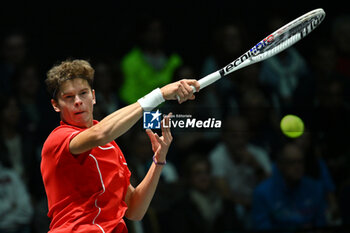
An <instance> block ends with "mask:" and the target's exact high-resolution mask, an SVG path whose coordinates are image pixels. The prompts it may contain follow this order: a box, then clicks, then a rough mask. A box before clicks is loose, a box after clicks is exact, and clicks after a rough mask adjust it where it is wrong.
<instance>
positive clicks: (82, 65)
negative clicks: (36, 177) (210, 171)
mask: <svg viewBox="0 0 350 233" xmlns="http://www.w3.org/2000/svg"><path fill="white" fill-rule="evenodd" d="M93 76H94V69H93V68H92V67H91V66H90V64H89V63H88V62H87V61H84V60H73V61H64V62H62V63H61V64H59V65H57V66H54V67H53V68H52V69H51V70H50V71H49V72H48V73H47V79H46V84H47V87H48V90H49V92H50V93H51V94H52V99H51V103H52V106H53V108H54V110H55V111H56V112H58V113H59V114H60V118H61V123H60V124H61V125H60V126H58V127H57V128H56V129H54V130H53V131H52V133H51V134H50V135H49V136H48V138H47V140H46V141H45V143H44V146H43V149H42V162H41V173H42V177H43V181H44V185H45V189H46V194H47V198H48V205H49V213H48V216H49V217H50V218H51V225H50V232H52V233H53V232H65V233H67V232H84V233H87V232H105V233H107V232H113V233H117V232H127V228H126V225H125V222H124V221H123V217H124V216H125V217H127V218H128V219H131V220H140V219H142V217H143V216H144V214H145V213H146V211H147V208H148V206H149V204H150V202H151V199H152V197H153V195H154V192H155V189H156V186H157V184H158V180H159V177H160V173H161V171H162V166H163V165H164V164H165V161H166V160H165V159H166V154H167V151H168V148H169V146H170V143H171V141H172V136H171V133H170V130H169V128H162V136H161V137H160V136H158V135H157V134H155V133H153V132H152V131H151V130H147V131H146V132H147V134H148V136H149V138H150V140H151V144H152V150H153V151H154V157H153V160H154V163H153V164H152V165H151V167H150V168H149V171H148V173H147V175H146V176H145V177H144V179H143V180H142V182H141V183H140V184H139V185H138V186H137V187H136V188H134V187H133V186H132V185H131V184H130V181H129V178H130V171H129V169H128V167H127V163H126V161H125V158H124V156H123V154H122V152H121V150H120V149H119V147H118V145H117V144H116V143H115V142H114V139H116V138H117V137H119V136H121V135H122V134H124V133H125V132H126V131H127V130H128V129H130V127H132V126H133V125H134V124H135V123H136V122H137V121H138V120H139V119H140V118H141V116H142V112H143V110H151V109H152V108H155V107H156V106H158V105H159V104H160V103H162V102H163V101H165V100H172V99H173V100H175V99H177V96H178V97H179V100H178V101H179V103H182V102H184V101H186V100H188V99H191V100H192V99H194V95H193V91H192V88H191V85H193V86H195V88H196V89H197V90H199V83H198V82H197V81H196V80H181V81H178V82H175V83H171V84H168V85H166V86H164V87H162V88H161V89H159V88H157V89H155V90H154V91H152V92H151V93H149V94H148V95H146V96H144V97H143V98H141V99H139V100H138V101H137V102H136V103H134V104H131V105H129V106H126V107H124V108H122V109H120V110H118V111H115V112H114V113H112V114H110V115H108V116H107V117H105V118H104V119H102V120H101V121H100V122H97V121H95V120H93V106H94V104H95V103H96V99H95V91H94V90H93V89H92V82H93ZM164 120H165V121H168V120H169V118H168V117H165V118H164Z"/></svg>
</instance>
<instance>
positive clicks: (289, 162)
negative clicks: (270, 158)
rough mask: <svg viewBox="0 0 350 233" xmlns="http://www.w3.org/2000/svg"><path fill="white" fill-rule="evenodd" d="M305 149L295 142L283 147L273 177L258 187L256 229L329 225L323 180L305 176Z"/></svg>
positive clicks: (254, 202) (255, 192)
mask: <svg viewBox="0 0 350 233" xmlns="http://www.w3.org/2000/svg"><path fill="white" fill-rule="evenodd" d="M304 160H305V158H304V154H303V151H302V150H301V149H300V148H299V147H298V146H297V145H296V144H293V143H287V144H286V145H285V146H284V147H283V148H282V150H281V152H280V154H279V156H278V158H277V164H276V165H274V166H273V173H272V176H271V177H270V178H268V179H266V180H265V181H263V182H262V183H261V184H259V185H258V186H257V187H256V188H255V190H254V197H253V206H252V222H253V224H252V226H253V227H254V229H255V230H270V231H271V230H292V229H294V230H295V229H305V228H313V227H322V226H325V224H326V218H325V208H326V204H327V200H326V197H325V192H324V188H323V187H322V183H321V182H319V181H315V180H314V179H311V178H309V177H307V176H305V170H304Z"/></svg>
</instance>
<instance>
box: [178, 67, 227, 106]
mask: <svg viewBox="0 0 350 233" xmlns="http://www.w3.org/2000/svg"><path fill="white" fill-rule="evenodd" d="M220 78H221V74H220V72H219V71H215V72H213V73H211V74H208V75H207V76H205V77H203V78H201V79H200V80H198V82H199V85H200V89H201V90H202V89H203V88H205V87H207V86H209V85H210V84H212V83H214V82H216V81H217V80H219V79H220ZM191 87H192V90H193V93H195V92H196V91H197V90H196V88H195V87H194V86H192V85H191ZM176 98H177V100H178V101H180V96H178V95H176Z"/></svg>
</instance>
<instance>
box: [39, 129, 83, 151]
mask: <svg viewBox="0 0 350 233" xmlns="http://www.w3.org/2000/svg"><path fill="white" fill-rule="evenodd" d="M81 131H82V129H78V128H76V127H73V126H69V125H60V126H58V127H56V128H55V129H54V130H53V131H52V132H51V133H50V135H49V136H48V137H47V139H46V141H45V142H44V146H43V150H51V149H52V148H53V147H57V146H59V145H62V144H63V143H64V141H66V140H67V138H71V137H73V136H74V135H77V134H78V133H79V132H81Z"/></svg>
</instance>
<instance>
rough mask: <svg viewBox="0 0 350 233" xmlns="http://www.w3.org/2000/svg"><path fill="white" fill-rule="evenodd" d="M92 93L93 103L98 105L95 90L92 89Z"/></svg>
mask: <svg viewBox="0 0 350 233" xmlns="http://www.w3.org/2000/svg"><path fill="white" fill-rule="evenodd" d="M91 92H92V103H93V104H96V96H95V89H92V90H91Z"/></svg>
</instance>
